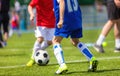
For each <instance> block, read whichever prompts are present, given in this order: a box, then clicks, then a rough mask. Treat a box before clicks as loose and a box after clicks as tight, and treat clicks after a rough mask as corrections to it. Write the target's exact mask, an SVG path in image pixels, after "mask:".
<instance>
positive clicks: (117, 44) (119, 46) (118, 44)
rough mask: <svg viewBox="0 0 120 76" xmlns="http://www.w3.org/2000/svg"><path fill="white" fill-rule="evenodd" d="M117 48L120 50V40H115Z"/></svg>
mask: <svg viewBox="0 0 120 76" xmlns="http://www.w3.org/2000/svg"><path fill="white" fill-rule="evenodd" d="M115 48H120V39H115Z"/></svg>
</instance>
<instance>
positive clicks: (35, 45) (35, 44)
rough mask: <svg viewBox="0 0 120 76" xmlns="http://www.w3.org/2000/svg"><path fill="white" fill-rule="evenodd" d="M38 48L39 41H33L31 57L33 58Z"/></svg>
mask: <svg viewBox="0 0 120 76" xmlns="http://www.w3.org/2000/svg"><path fill="white" fill-rule="evenodd" d="M39 49H41V47H40V43H39V42H38V41H37V40H36V41H35V43H34V47H33V52H32V56H31V59H34V55H35V52H36V51H37V50H39Z"/></svg>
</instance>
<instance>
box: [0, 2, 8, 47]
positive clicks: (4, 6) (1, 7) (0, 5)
mask: <svg viewBox="0 0 120 76" xmlns="http://www.w3.org/2000/svg"><path fill="white" fill-rule="evenodd" d="M9 9H10V0H0V47H4V46H6V42H7V40H8V31H9V30H8V27H9ZM1 27H3V36H4V39H3V38H2V29H1Z"/></svg>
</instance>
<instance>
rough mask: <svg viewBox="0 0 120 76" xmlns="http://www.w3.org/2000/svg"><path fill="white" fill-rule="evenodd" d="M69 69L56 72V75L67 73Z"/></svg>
mask: <svg viewBox="0 0 120 76" xmlns="http://www.w3.org/2000/svg"><path fill="white" fill-rule="evenodd" d="M67 71H68V70H63V71H62V72H61V73H55V74H56V75H59V74H66V72H67Z"/></svg>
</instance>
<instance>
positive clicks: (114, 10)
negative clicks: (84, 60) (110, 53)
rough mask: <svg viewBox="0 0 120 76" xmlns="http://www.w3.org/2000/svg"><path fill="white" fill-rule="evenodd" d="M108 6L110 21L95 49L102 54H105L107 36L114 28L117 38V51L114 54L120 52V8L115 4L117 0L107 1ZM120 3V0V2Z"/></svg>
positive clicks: (105, 26) (119, 0)
mask: <svg viewBox="0 0 120 76" xmlns="http://www.w3.org/2000/svg"><path fill="white" fill-rule="evenodd" d="M105 1H106V4H107V12H108V21H107V22H106V24H105V25H104V27H103V29H102V32H101V34H100V35H99V37H98V40H97V41H96V43H95V45H94V48H95V49H96V51H98V52H100V53H104V49H103V46H102V43H103V42H104V40H105V38H106V36H107V35H108V33H109V32H110V30H111V29H112V27H114V36H115V50H114V52H120V8H119V7H117V6H116V4H115V3H114V1H115V0H105ZM118 2H120V0H118Z"/></svg>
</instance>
